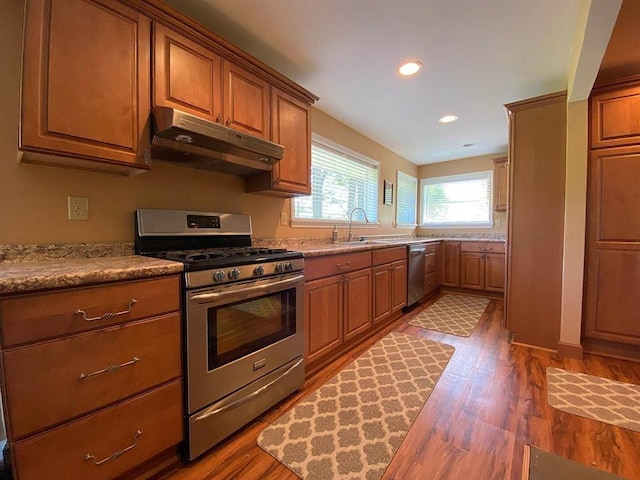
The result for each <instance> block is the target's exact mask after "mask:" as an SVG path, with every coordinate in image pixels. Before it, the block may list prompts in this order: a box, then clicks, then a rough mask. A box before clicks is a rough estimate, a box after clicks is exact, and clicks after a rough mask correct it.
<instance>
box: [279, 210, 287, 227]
mask: <svg viewBox="0 0 640 480" xmlns="http://www.w3.org/2000/svg"><path fill="white" fill-rule="evenodd" d="M280 225H284V226H286V225H289V215H287V212H280Z"/></svg>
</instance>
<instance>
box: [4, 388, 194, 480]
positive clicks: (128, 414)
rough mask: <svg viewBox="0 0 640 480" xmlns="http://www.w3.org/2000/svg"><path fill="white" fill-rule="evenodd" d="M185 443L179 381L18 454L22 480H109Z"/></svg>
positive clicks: (24, 445)
mask: <svg viewBox="0 0 640 480" xmlns="http://www.w3.org/2000/svg"><path fill="white" fill-rule="evenodd" d="M181 440H182V382H181V381H180V380H178V381H175V382H173V383H170V384H169V385H166V386H164V387H161V388H159V389H156V390H153V391H151V392H148V393H145V394H143V395H140V396H138V397H135V398H133V399H131V400H128V401H125V402H123V403H121V404H118V405H116V406H113V407H111V408H107V409H105V410H102V411H100V412H98V413H96V414H94V415H89V416H87V417H84V418H82V419H80V420H78V421H75V422H71V423H69V424H66V425H64V426H62V427H59V428H55V429H53V430H50V431H48V432H46V433H45V434H42V435H36V436H33V437H29V438H28V439H26V440H23V441H19V442H16V443H15V444H13V445H12V449H13V455H14V459H15V469H16V471H17V472H18V475H19V476H18V478H19V479H20V480H42V479H44V478H60V479H62V478H77V479H80V478H81V479H83V480H94V479H95V480H106V479H111V478H116V477H117V476H119V475H121V474H123V473H126V472H127V471H129V470H131V469H132V468H134V467H136V466H137V465H139V464H141V463H143V462H144V461H146V460H148V459H149V458H151V457H153V456H154V455H156V454H157V453H159V452H163V451H164V450H166V449H168V448H170V447H171V446H173V445H176V444H177V443H178V442H180V441H181ZM117 452H122V453H121V454H120V455H116V453H117ZM110 457H112V458H110Z"/></svg>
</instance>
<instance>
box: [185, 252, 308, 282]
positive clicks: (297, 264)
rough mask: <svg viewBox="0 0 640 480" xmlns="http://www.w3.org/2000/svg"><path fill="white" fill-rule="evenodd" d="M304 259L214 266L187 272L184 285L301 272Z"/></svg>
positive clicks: (237, 280)
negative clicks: (209, 268)
mask: <svg viewBox="0 0 640 480" xmlns="http://www.w3.org/2000/svg"><path fill="white" fill-rule="evenodd" d="M303 270H304V259H303V258H295V259H293V260H287V261H284V262H283V261H276V262H264V263H260V264H259V265H256V264H252V265H239V266H236V267H225V268H216V269H211V270H199V271H195V272H187V274H186V287H187V288H198V287H206V286H208V285H222V284H227V283H232V282H239V281H242V280H251V279H256V277H266V276H272V275H282V274H285V273H289V272H302V271H303Z"/></svg>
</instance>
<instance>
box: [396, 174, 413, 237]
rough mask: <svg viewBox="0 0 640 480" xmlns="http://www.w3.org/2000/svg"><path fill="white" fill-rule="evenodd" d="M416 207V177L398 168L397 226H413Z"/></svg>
mask: <svg viewBox="0 0 640 480" xmlns="http://www.w3.org/2000/svg"><path fill="white" fill-rule="evenodd" d="M417 207H418V179H416V178H415V177H412V176H411V175H407V174H406V173H403V172H401V171H400V170H398V200H397V206H396V225H397V226H399V227H415V226H416V219H417V217H416V210H417Z"/></svg>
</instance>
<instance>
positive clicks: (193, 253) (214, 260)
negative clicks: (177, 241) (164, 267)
mask: <svg viewBox="0 0 640 480" xmlns="http://www.w3.org/2000/svg"><path fill="white" fill-rule="evenodd" d="M150 256H153V257H157V258H162V259H165V260H173V261H176V262H182V263H184V266H185V270H186V271H197V270H207V269H215V268H222V267H229V266H236V265H251V264H260V263H264V262H276V261H285V260H291V259H295V258H302V253H300V252H293V251H290V250H287V249H285V248H264V247H226V248H225V247H216V248H198V249H190V250H171V251H167V252H154V253H151V254H150Z"/></svg>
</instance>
